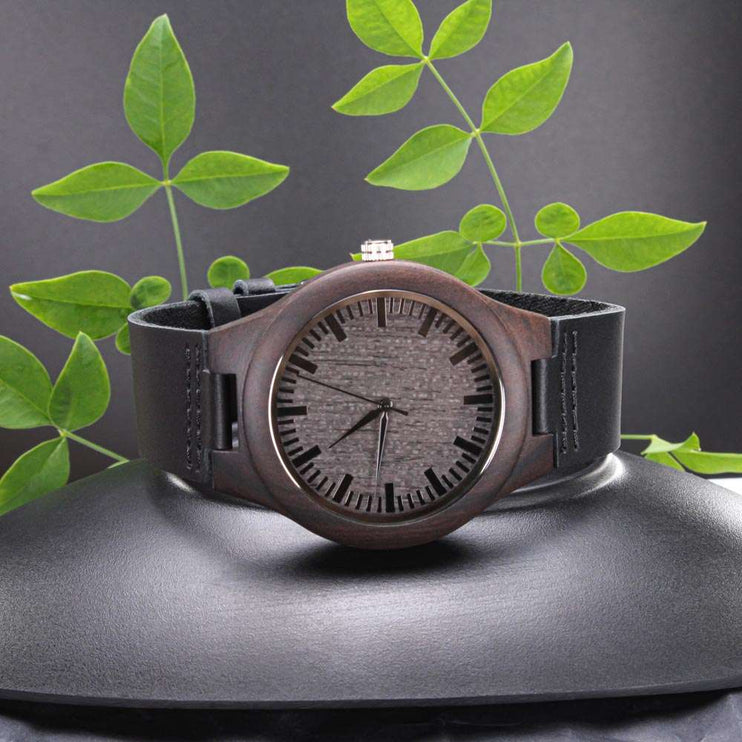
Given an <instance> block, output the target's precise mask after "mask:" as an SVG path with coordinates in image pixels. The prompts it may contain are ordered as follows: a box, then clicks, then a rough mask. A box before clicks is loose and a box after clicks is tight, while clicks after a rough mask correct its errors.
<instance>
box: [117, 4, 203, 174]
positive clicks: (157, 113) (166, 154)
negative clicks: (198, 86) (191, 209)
mask: <svg viewBox="0 0 742 742" xmlns="http://www.w3.org/2000/svg"><path fill="white" fill-rule="evenodd" d="M195 111H196V91H195V90H194V87H193V77H192V76H191V70H190V69H189V67H188V62H187V61H186V58H185V55H184V54H183V50H182V49H181V48H180V44H179V43H178V40H177V39H176V38H175V34H174V33H173V29H172V26H171V25H170V20H169V18H168V17H167V16H166V15H161V16H160V17H159V18H155V20H154V21H153V22H152V25H151V26H150V27H149V30H148V31H147V33H146V34H145V36H144V38H143V39H142V40H141V41H140V42H139V45H138V46H137V48H136V50H135V52H134V56H133V57H132V59H131V66H130V67H129V74H128V75H127V76H126V84H125V86H124V113H125V114H126V120H127V121H128V122H129V126H130V127H131V130H132V131H133V132H134V133H135V134H136V135H137V136H138V137H139V139H141V140H142V141H143V142H144V143H145V144H146V145H147V146H148V147H150V148H151V149H153V150H154V151H155V152H156V153H157V154H158V155H159V156H160V159H161V160H162V162H163V164H167V162H168V161H169V160H170V156H171V155H172V154H173V152H175V150H176V149H178V147H180V145H181V144H182V143H183V142H184V141H185V139H186V138H187V137H188V135H189V134H190V132H191V127H192V126H193V118H194V115H195Z"/></svg>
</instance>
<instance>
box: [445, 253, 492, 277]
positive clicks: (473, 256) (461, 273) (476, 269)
mask: <svg viewBox="0 0 742 742" xmlns="http://www.w3.org/2000/svg"><path fill="white" fill-rule="evenodd" d="M490 268H491V266H490V259H489V258H488V257H487V254H486V253H485V252H484V250H483V249H482V246H481V245H477V246H476V247H475V248H474V249H473V250H472V251H471V252H470V253H469V254H468V255H467V256H466V257H465V258H464V262H463V263H462V264H461V266H460V267H459V269H458V270H457V271H456V272H455V273H454V276H456V278H460V279H461V280H462V281H464V283H468V284H469V286H478V285H479V284H480V283H482V281H484V279H485V278H487V276H488V275H489V272H490Z"/></svg>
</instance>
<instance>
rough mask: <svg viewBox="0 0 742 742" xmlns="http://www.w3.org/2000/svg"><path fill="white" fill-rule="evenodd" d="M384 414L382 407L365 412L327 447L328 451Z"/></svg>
mask: <svg viewBox="0 0 742 742" xmlns="http://www.w3.org/2000/svg"><path fill="white" fill-rule="evenodd" d="M385 412H386V410H385V409H384V408H383V407H377V408H376V409H375V410H371V412H367V413H366V414H365V415H364V416H363V417H362V418H361V419H360V420H359V421H358V422H357V423H356V424H355V425H354V426H353V427H352V428H350V430H346V431H345V432H344V433H343V434H342V435H341V436H340V438H338V439H337V440H336V441H335V442H334V443H331V444H330V445H329V446H328V449H330V448H332V447H333V446H336V445H337V444H338V443H340V441H342V440H343V439H344V438H347V437H348V436H349V435H351V434H352V433H355V432H356V430H360V429H361V428H364V427H366V425H368V424H369V423H372V422H373V421H374V420H376V418H377V417H379V415H383V414H384V413H385Z"/></svg>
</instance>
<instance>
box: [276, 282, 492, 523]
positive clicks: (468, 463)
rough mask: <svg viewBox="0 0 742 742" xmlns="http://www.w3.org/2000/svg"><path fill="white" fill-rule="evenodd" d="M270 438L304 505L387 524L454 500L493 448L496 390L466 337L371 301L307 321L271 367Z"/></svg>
mask: <svg viewBox="0 0 742 742" xmlns="http://www.w3.org/2000/svg"><path fill="white" fill-rule="evenodd" d="M271 399H272V401H271V408H272V409H271V423H272V432H273V439H274V442H275V444H276V447H277V449H278V451H279V454H280V456H281V459H282V461H283V463H284V465H285V467H286V469H287V471H288V473H289V474H290V476H291V477H292V479H293V480H294V482H295V483H296V484H297V485H298V486H299V487H301V489H302V490H303V491H304V492H305V493H306V495H307V496H308V497H313V498H315V499H316V500H318V501H320V502H322V503H323V504H325V505H326V506H327V507H329V508H331V509H334V510H336V511H339V512H341V513H343V514H345V515H346V516H348V517H350V518H356V519H360V520H366V521H373V522H377V523H378V522H382V523H383V522H395V521H399V520H404V519H409V518H417V517H421V516H423V515H427V514H428V513H431V512H432V511H434V510H437V509H439V508H441V507H443V506H445V505H448V504H450V503H451V502H453V501H454V500H455V499H457V498H458V497H460V496H461V495H463V494H464V493H465V492H466V491H467V490H468V489H469V488H470V487H471V486H472V484H473V483H474V482H475V481H476V479H477V478H478V476H479V474H480V473H481V471H482V470H483V469H484V468H485V467H486V466H487V465H488V463H489V462H490V460H491V458H492V456H493V454H494V450H495V448H496V445H497V441H498V438H499V433H500V428H501V422H502V414H503V396H502V386H501V383H500V379H499V376H498V374H497V368H496V365H495V362H494V359H493V357H492V354H491V353H490V351H489V349H488V348H487V346H486V345H485V343H484V341H483V340H482V339H481V337H480V336H479V334H478V333H477V332H476V330H475V329H474V328H473V327H472V326H471V325H470V324H469V323H468V322H467V321H466V320H465V319H464V318H463V317H461V316H460V315H458V314H457V313H456V312H454V311H453V310H452V309H450V308H448V307H445V306H443V305H442V304H441V303H439V302H436V301H435V300H433V299H431V298H429V297H426V296H423V295H421V294H417V293H410V292H403V291H373V292H367V293H363V294H358V295H356V296H353V297H350V298H348V299H345V300H343V301H341V302H339V303H337V304H334V305H333V306H331V307H329V308H328V309H326V310H325V311H324V312H322V313H321V314H320V315H318V316H316V317H315V318H314V319H313V320H312V321H311V322H310V323H309V324H308V325H306V326H305V327H304V329H303V330H302V331H301V332H300V333H299V335H298V336H297V337H296V338H295V339H294V341H293V342H292V343H291V345H290V346H289V348H288V350H287V351H286V353H285V354H284V357H283V359H282V361H281V363H280V364H279V366H278V368H277V371H276V375H275V378H274V383H273V390H272V397H271Z"/></svg>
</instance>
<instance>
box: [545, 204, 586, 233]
mask: <svg viewBox="0 0 742 742" xmlns="http://www.w3.org/2000/svg"><path fill="white" fill-rule="evenodd" d="M534 224H535V225H536V229H537V230H538V231H539V232H540V233H541V234H542V235H544V236H546V237H554V238H559V237H566V236H567V235H570V234H572V233H573V232H576V231H577V230H578V229H579V228H580V215H579V214H578V213H577V212H576V211H575V210H574V209H573V208H572V207H571V206H570V205H569V204H563V203H561V202H557V203H553V204H547V205H546V206H544V208H543V209H541V210H540V211H539V212H538V214H536V219H535V220H534Z"/></svg>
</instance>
